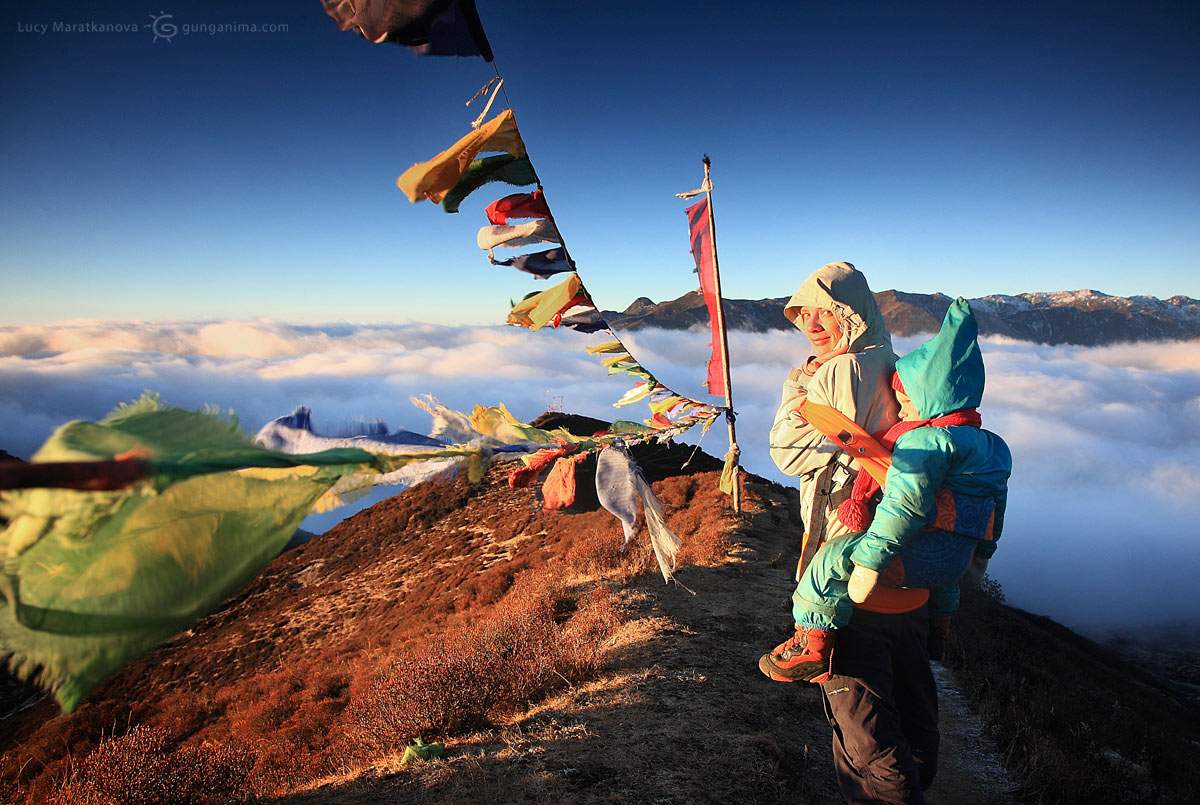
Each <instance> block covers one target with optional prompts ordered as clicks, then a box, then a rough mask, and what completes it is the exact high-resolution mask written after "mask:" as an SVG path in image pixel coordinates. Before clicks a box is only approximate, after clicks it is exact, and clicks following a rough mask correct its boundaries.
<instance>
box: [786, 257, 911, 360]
mask: <svg viewBox="0 0 1200 805" xmlns="http://www.w3.org/2000/svg"><path fill="white" fill-rule="evenodd" d="M802 307H823V308H828V309H830V310H833V311H834V312H836V313H837V314H838V315H840V316H841V318H842V322H843V326H844V328H845V333H844V335H843V336H842V341H841V344H842V345H847V346H848V348H849V349H848V351H849V352H862V351H863V350H865V349H866V348H867V347H874V346H886V347H888V348H889V349H890V348H891V346H892V339H891V336H890V335H888V330H887V325H886V324H885V323H884V321H883V314H882V313H880V312H879V305H877V304H876V303H875V296H874V294H872V293H871V288H870V286H868V285H867V278H866V277H864V276H863V275H862V272H860V271H858V270H857V269H855V268H854V265H853V264H852V263H829V264H828V265H824V266H821V267H820V268H819V269H817V270H816V271H814V272H813V273H812V274H811V275H810V276H809V278H808V279H806V280H805V281H804V284H803V285H801V286H800V289H799V290H798V291H796V292H795V293H794V294H792V298H791V299H789V300H788V301H787V304H786V305H784V306H783V315H784V316H785V317H786V318H787V320H788V321H790V322H791V323H792V324H795V325H796V327H797V328H799V327H800V325H799V324H796V318H797V317H798V316H799V315H800V308H802Z"/></svg>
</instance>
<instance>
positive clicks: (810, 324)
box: [796, 307, 844, 363]
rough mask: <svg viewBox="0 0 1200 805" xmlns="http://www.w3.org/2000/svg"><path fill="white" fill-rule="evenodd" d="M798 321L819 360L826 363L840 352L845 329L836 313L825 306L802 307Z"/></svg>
mask: <svg viewBox="0 0 1200 805" xmlns="http://www.w3.org/2000/svg"><path fill="white" fill-rule="evenodd" d="M796 321H797V323H799V325H800V329H801V330H802V331H803V332H804V335H805V336H806V337H807V338H808V342H809V343H810V344H812V350H813V355H815V356H816V357H817V360H818V361H821V362H822V363H824V362H825V361H827V360H829V359H830V358H832V357H833V356H834V355H837V354H839V350H838V345H839V344H840V343H841V342H842V335H843V333H844V329H843V327H842V320H841V319H840V318H838V315H837V314H836V313H834V312H833V311H832V310H830V309H829V308H824V307H802V308H800V315H799V316H797V318H796Z"/></svg>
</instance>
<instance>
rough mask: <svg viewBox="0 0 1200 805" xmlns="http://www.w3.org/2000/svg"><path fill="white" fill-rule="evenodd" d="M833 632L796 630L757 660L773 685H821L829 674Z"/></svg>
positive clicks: (800, 627)
mask: <svg viewBox="0 0 1200 805" xmlns="http://www.w3.org/2000/svg"><path fill="white" fill-rule="evenodd" d="M833 642H834V633H833V632H824V631H821V630H820V629H807V628H805V627H803V626H797V627H796V633H795V634H794V635H792V636H791V638H790V639H788V640H787V641H786V642H784V643H780V644H779V645H778V646H776V647H775V648H774V650H773V651H772V652H771V653H770V654H764V655H762V657H761V658H760V659H759V661H758V668H759V670H760V671H762V672H763V673H764V674H766V675H767V676H769V677H770V678H771V679H774V680H775V681H776V682H824V681H826V680H827V679H829V677H830V675H831V662H832V660H833Z"/></svg>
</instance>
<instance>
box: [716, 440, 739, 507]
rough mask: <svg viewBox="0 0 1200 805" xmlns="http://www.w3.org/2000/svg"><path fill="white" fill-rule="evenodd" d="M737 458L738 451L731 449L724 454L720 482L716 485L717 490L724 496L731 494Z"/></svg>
mask: <svg viewBox="0 0 1200 805" xmlns="http://www.w3.org/2000/svg"><path fill="white" fill-rule="evenodd" d="M737 457H738V451H737V450H735V449H734V448H732V447H731V448H729V450H728V451H727V452H726V453H725V466H724V467H722V468H721V480H720V482H719V483H718V484H717V488H718V489H720V490H721V491H722V492H724V493H725V494H726V495H732V494H733V483H734V479H735V477H736V473H737Z"/></svg>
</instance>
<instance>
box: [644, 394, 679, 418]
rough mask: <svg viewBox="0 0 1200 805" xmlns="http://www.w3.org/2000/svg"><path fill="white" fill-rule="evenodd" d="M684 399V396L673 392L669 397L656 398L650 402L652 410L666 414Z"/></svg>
mask: <svg viewBox="0 0 1200 805" xmlns="http://www.w3.org/2000/svg"><path fill="white" fill-rule="evenodd" d="M684 400H685V398H684V397H681V396H679V395H678V394H672V395H671V396H669V397H664V398H663V399H661V400H656V401H655V402H652V403H650V410H651V411H653V412H654V413H656V414H665V413H667V412H668V411H670V410H671V409H672V408H674V407H675V406H677V405H679V404H680V403H681V402H684Z"/></svg>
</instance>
